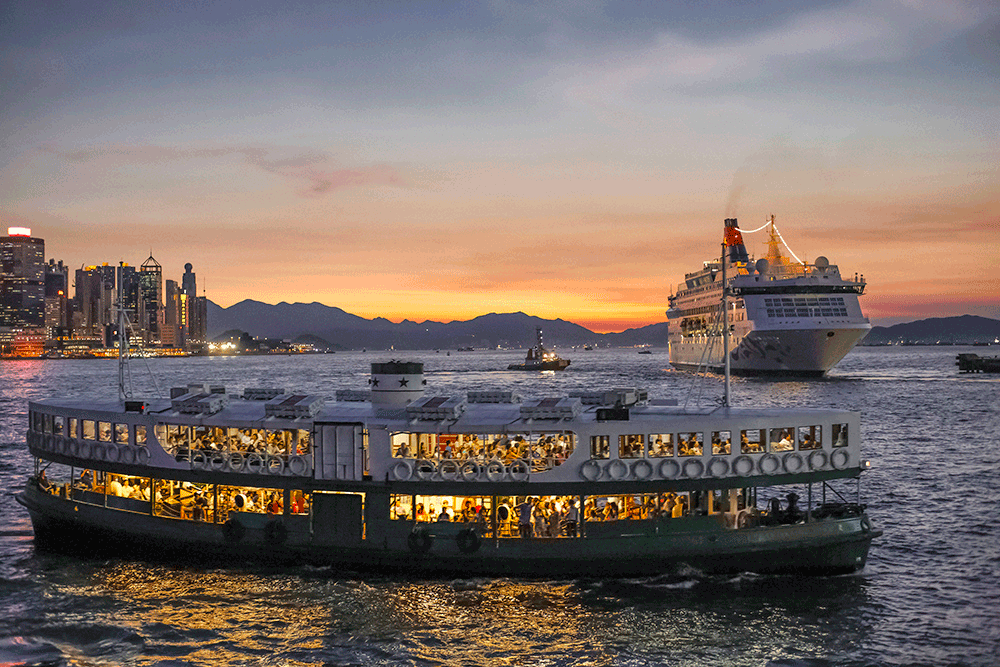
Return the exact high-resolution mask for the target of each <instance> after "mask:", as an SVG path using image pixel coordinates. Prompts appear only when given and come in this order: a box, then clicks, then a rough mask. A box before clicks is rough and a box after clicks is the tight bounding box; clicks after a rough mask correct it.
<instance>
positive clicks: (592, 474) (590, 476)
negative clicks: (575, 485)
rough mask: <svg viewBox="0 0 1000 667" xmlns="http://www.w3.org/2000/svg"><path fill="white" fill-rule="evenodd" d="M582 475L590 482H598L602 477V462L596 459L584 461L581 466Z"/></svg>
mask: <svg viewBox="0 0 1000 667" xmlns="http://www.w3.org/2000/svg"><path fill="white" fill-rule="evenodd" d="M580 477H583V478H584V479H585V480H587V481H588V482H596V481H597V480H598V479H600V477H601V464H600V463H598V462H597V461H595V460H594V459H590V460H589V461H584V462H583V465H581V466H580Z"/></svg>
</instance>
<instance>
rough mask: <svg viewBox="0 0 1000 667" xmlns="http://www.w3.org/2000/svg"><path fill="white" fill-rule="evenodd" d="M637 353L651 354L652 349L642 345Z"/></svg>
mask: <svg viewBox="0 0 1000 667" xmlns="http://www.w3.org/2000/svg"><path fill="white" fill-rule="evenodd" d="M639 354H653V351H652V350H650V349H649V348H648V347H644V348H642V349H641V350H639Z"/></svg>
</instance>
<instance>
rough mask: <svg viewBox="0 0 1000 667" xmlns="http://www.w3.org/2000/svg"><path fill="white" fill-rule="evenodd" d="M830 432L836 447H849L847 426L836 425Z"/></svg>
mask: <svg viewBox="0 0 1000 667" xmlns="http://www.w3.org/2000/svg"><path fill="white" fill-rule="evenodd" d="M830 431H831V432H830V437H831V438H833V446H834V447H847V424H834V425H833V427H832V428H831V429H830Z"/></svg>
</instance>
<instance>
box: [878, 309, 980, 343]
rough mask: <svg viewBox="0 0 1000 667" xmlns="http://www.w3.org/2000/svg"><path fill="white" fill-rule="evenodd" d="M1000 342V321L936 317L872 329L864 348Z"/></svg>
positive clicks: (974, 317) (964, 316)
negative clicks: (997, 340) (998, 340)
mask: <svg viewBox="0 0 1000 667" xmlns="http://www.w3.org/2000/svg"><path fill="white" fill-rule="evenodd" d="M996 338H1000V320H993V319H990V318H988V317H979V316H978V315H961V316H958V317H932V318H930V319H926V320H917V321H916V322H905V323H903V324H896V325H894V326H891V327H872V330H871V333H869V334H868V336H867V337H866V338H865V340H864V341H863V342H862V345H894V344H898V343H912V344H916V345H936V344H941V343H955V344H966V345H968V344H972V343H988V342H992V341H993V340H994V339H996Z"/></svg>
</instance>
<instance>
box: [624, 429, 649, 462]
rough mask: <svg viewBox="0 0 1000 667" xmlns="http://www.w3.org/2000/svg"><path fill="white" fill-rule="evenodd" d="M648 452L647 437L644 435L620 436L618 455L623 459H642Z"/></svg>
mask: <svg viewBox="0 0 1000 667" xmlns="http://www.w3.org/2000/svg"><path fill="white" fill-rule="evenodd" d="M645 454H646V439H645V437H643V436H642V435H638V434H631V435H620V436H618V457H619V458H622V459H641V458H643V457H644V456H645Z"/></svg>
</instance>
